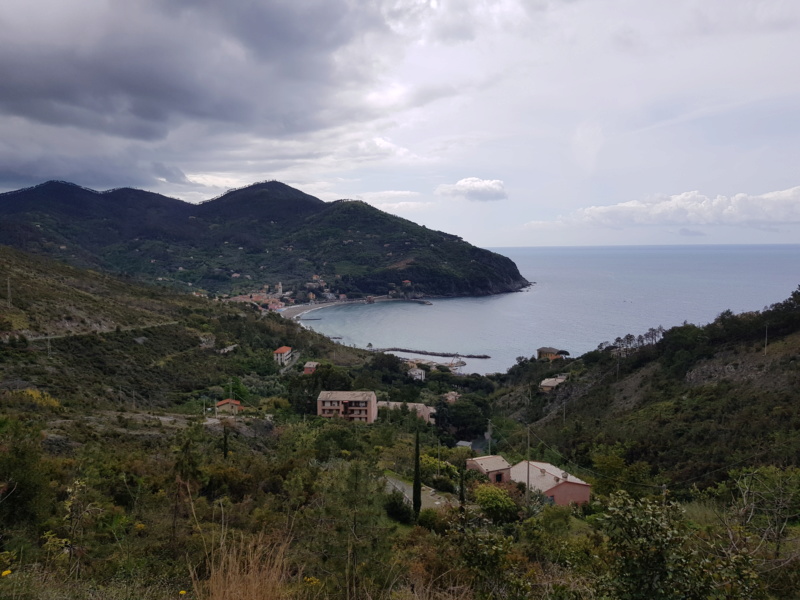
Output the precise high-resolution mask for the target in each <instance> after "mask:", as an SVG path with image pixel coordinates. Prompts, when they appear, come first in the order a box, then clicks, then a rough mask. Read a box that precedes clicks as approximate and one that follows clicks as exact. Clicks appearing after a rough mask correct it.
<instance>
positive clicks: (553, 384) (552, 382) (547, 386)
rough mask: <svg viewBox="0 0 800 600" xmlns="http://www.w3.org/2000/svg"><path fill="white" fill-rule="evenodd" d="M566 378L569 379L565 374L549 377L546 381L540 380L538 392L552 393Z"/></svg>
mask: <svg viewBox="0 0 800 600" xmlns="http://www.w3.org/2000/svg"><path fill="white" fill-rule="evenodd" d="M568 378H569V374H567V373H559V374H558V375H556V376H555V377H549V378H547V379H542V381H541V383H539V390H540V391H542V392H552V391H553V390H554V389H556V388H557V387H558V386H559V385H561V384H562V383H564V382H565V381H566V380H567V379H568Z"/></svg>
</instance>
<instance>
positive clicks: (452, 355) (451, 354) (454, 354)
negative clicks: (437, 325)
mask: <svg viewBox="0 0 800 600" xmlns="http://www.w3.org/2000/svg"><path fill="white" fill-rule="evenodd" d="M372 351H373V352H408V353H409V354H422V355H423V356H445V357H447V358H455V357H458V358H492V357H491V356H489V355H488V354H461V353H460V352H430V351H429V350H410V349H408V348H373V349H372Z"/></svg>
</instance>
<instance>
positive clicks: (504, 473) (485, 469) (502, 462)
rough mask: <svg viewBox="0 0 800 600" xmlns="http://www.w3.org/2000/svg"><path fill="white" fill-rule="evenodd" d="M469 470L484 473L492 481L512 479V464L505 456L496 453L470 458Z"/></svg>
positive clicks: (499, 481)
mask: <svg viewBox="0 0 800 600" xmlns="http://www.w3.org/2000/svg"><path fill="white" fill-rule="evenodd" d="M467 470H469V471H478V472H479V473H483V474H484V475H486V476H487V477H488V478H489V480H490V481H491V482H492V483H506V482H508V481H511V465H510V464H508V462H507V461H506V459H505V458H503V457H502V456H498V455H496V454H492V455H489V456H478V457H476V458H468V459H467Z"/></svg>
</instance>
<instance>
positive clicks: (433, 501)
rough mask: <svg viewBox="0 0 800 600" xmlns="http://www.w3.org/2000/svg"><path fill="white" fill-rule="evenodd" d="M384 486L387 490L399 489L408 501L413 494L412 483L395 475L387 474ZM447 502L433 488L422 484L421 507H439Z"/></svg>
mask: <svg viewBox="0 0 800 600" xmlns="http://www.w3.org/2000/svg"><path fill="white" fill-rule="evenodd" d="M386 488H387V489H388V490H400V491H401V492H403V495H404V496H405V497H406V500H408V501H409V502H411V501H412V500H411V499H412V496H413V494H414V486H413V485H412V484H410V483H407V482H405V481H403V480H402V479H398V478H397V477H392V476H390V475H387V476H386ZM448 504H450V502H449V500H448V499H447V498H445V497H444V496H440V495H439V494H437V493H436V492H435V491H434V490H433V488H429V487H428V486H427V485H423V486H422V508H440V507H444V506H447V505H448Z"/></svg>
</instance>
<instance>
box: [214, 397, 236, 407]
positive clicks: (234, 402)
mask: <svg viewBox="0 0 800 600" xmlns="http://www.w3.org/2000/svg"><path fill="white" fill-rule="evenodd" d="M226 404H235V405H236V406H239V405H240V404H241V402H239V401H238V400H234V399H232V398H225V400H220V401H219V402H217V406H225V405H226Z"/></svg>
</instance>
